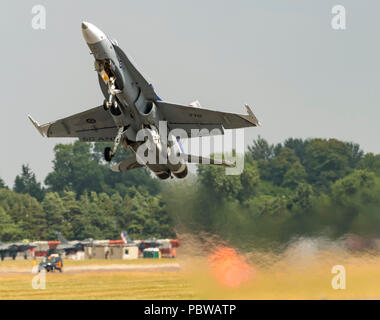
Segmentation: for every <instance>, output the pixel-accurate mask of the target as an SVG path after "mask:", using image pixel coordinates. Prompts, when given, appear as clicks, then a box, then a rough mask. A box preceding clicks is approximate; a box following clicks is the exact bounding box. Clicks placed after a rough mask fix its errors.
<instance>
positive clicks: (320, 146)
mask: <svg viewBox="0 0 380 320" xmlns="http://www.w3.org/2000/svg"><path fill="white" fill-rule="evenodd" d="M306 152H307V154H306V158H305V169H306V172H307V176H308V177H307V179H308V182H309V183H310V184H312V185H313V186H314V187H316V188H317V189H322V190H328V188H329V186H330V185H331V184H332V183H334V182H335V181H337V180H338V179H340V178H343V177H344V176H345V175H347V174H349V173H350V171H351V168H350V166H349V161H350V159H351V151H350V148H349V147H348V146H347V144H345V143H344V142H341V141H338V140H336V139H329V140H323V139H313V140H311V141H310V142H309V144H308V145H307V147H306Z"/></svg>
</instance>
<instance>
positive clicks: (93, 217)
mask: <svg viewBox="0 0 380 320" xmlns="http://www.w3.org/2000/svg"><path fill="white" fill-rule="evenodd" d="M105 146H106V144H105V143H95V144H91V143H82V142H79V141H76V142H74V143H71V144H57V145H56V146H55V148H54V152H55V157H54V160H53V170H52V171H51V172H50V173H49V174H48V175H47V176H46V179H45V181H44V185H43V184H42V183H41V182H38V181H37V179H36V176H35V174H34V173H33V172H32V170H31V168H29V166H28V165H23V166H22V170H21V173H20V174H19V175H18V176H17V177H16V178H15V182H14V185H13V188H12V190H10V189H8V188H7V187H6V186H5V184H4V182H3V181H2V180H1V179H0V239H1V240H2V241H13V240H20V239H25V238H27V239H35V240H37V239H41V240H42V239H55V236H54V232H55V231H60V232H62V234H63V235H64V236H66V237H67V238H68V239H85V238H96V239H101V238H103V239H109V238H118V237H119V235H120V231H121V230H127V231H128V232H129V233H130V234H131V235H132V236H133V237H135V238H146V237H158V238H161V237H174V236H175V235H176V232H182V231H183V232H192V233H194V232H196V233H198V234H213V235H214V234H216V235H218V236H220V237H222V238H224V239H226V240H228V241H230V242H233V243H235V244H236V245H239V246H240V247H244V246H247V247H248V246H249V247H251V246H252V244H253V245H255V246H268V245H274V246H277V247H278V246H279V245H280V246H281V245H284V244H286V243H288V242H289V241H290V240H291V239H293V238H294V237H300V236H318V235H325V236H327V237H330V238H338V237H341V236H343V235H345V234H347V233H354V234H359V235H363V236H373V237H376V236H379V234H380V230H378V229H379V226H380V213H379V212H378V211H379V210H378V208H379V205H380V197H379V195H380V155H375V154H373V153H364V152H363V151H362V150H361V149H360V146H359V145H358V144H355V143H347V142H342V141H339V140H336V139H294V138H289V139H287V140H285V141H284V142H283V143H279V144H276V145H273V144H270V143H269V142H268V141H266V140H265V139H263V138H261V137H258V138H257V139H255V140H254V141H253V142H252V144H251V145H250V146H249V148H248V151H247V152H246V154H245V163H244V171H243V173H242V174H241V175H237V176H233V175H232V176H229V175H225V171H224V168H221V167H216V166H211V165H210V166H208V165H204V166H198V168H197V174H194V175H190V177H189V178H187V179H185V180H172V181H164V182H161V181H159V180H158V179H156V178H154V177H152V176H151V174H150V173H149V172H148V171H147V170H146V169H135V170H132V171H130V172H124V173H115V172H112V171H111V170H110V169H109V165H108V164H106V163H104V161H103V160H102V159H103V155H102V152H103V150H104V147H105ZM126 156H127V155H126V154H125V152H122V151H119V152H118V153H117V154H116V156H115V158H114V161H115V162H118V161H121V160H123V159H124V158H125V157H126Z"/></svg>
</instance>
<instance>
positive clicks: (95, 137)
mask: <svg viewBox="0 0 380 320" xmlns="http://www.w3.org/2000/svg"><path fill="white" fill-rule="evenodd" d="M82 34H83V38H84V40H85V41H86V43H87V45H88V47H89V48H90V51H91V54H92V55H93V57H94V59H95V63H94V65H95V71H96V73H97V76H98V80H99V85H100V89H101V91H102V93H103V95H104V97H105V99H104V102H103V104H102V105H100V106H98V107H95V108H93V109H90V110H87V111H84V112H80V113H77V114H74V115H72V116H69V117H67V118H63V119H60V120H57V121H53V122H49V123H46V124H43V125H39V124H38V122H37V121H35V120H33V118H32V117H31V116H30V115H29V119H30V120H31V122H32V123H33V125H34V126H35V127H36V128H37V130H38V131H39V132H40V134H41V135H42V136H43V137H60V138H61V137H72V138H79V139H80V141H87V142H97V141H113V147H112V148H110V147H107V148H105V150H104V159H105V160H106V161H107V162H111V160H112V158H113V156H114V155H115V153H116V151H117V148H118V146H119V144H120V143H121V144H122V145H123V146H124V149H125V150H127V149H128V148H130V150H132V154H133V156H132V157H131V158H128V159H126V160H124V161H122V162H120V163H117V164H115V165H112V166H111V169H112V170H113V171H116V172H121V171H127V170H132V169H134V168H140V167H144V166H145V167H148V168H149V169H150V170H151V171H152V172H153V173H154V174H155V175H156V176H157V177H158V178H160V179H167V178H169V177H170V178H173V176H175V177H177V178H185V177H186V176H187V173H188V169H187V163H203V164H214V165H222V166H227V167H233V166H234V165H235V164H234V163H232V162H230V161H227V160H222V159H220V160H218V159H209V158H204V157H200V156H194V155H188V154H185V153H184V151H183V148H182V145H181V140H180V139H182V138H192V137H199V136H207V135H215V134H224V129H237V128H246V127H256V126H258V125H259V121H258V120H257V118H256V117H255V115H254V114H253V112H252V111H251V109H250V108H249V107H248V105H246V110H247V114H246V115H241V114H234V113H228V112H220V111H213V110H209V109H204V108H199V103H198V102H196V103H193V104H191V105H190V106H185V105H179V104H176V103H169V102H165V101H162V99H160V97H159V96H158V95H157V94H156V92H155V91H154V89H153V86H152V85H151V84H150V83H149V82H148V81H147V80H146V79H145V78H144V77H143V76H142V74H141V73H140V72H139V71H138V70H137V69H136V67H135V66H134V65H133V64H132V63H131V61H130V59H129V58H128V56H127V55H126V54H125V53H124V52H123V50H122V49H121V48H120V47H119V45H118V43H117V42H116V41H115V40H111V39H109V38H108V37H107V36H106V35H105V34H104V33H103V32H102V31H101V30H100V29H99V28H97V27H96V26H94V25H93V24H91V23H89V22H82ZM161 123H164V124H165V125H164V126H160V125H161ZM162 128H164V129H165V130H163V129H162ZM141 130H143V132H144V135H145V137H143V138H141V136H140V132H141ZM162 131H163V132H166V133H163V132H162ZM143 145H144V148H145V149H144V148H143V149H139V147H141V146H143ZM139 150H143V152H139ZM149 152H151V154H153V156H152V157H151V158H148V160H147V159H146V158H144V156H145V155H147V154H149Z"/></svg>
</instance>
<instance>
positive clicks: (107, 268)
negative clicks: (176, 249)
mask: <svg viewBox="0 0 380 320" xmlns="http://www.w3.org/2000/svg"><path fill="white" fill-rule="evenodd" d="M179 270H180V265H179V264H178V263H167V264H144V265H141V264H128V265H125V264H110V265H86V266H71V267H65V266H64V267H63V272H64V273H71V274H75V273H84V272H86V273H87V272H97V273H99V272H155V271H165V272H168V271H179ZM32 271H33V268H12V267H0V274H1V275H4V274H31V273H32ZM57 273H58V271H57Z"/></svg>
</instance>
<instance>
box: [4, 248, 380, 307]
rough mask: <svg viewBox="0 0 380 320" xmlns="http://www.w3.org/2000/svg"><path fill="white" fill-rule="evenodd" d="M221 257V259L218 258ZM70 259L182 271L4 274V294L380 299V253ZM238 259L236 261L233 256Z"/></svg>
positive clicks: (27, 265) (15, 265)
mask: <svg viewBox="0 0 380 320" xmlns="http://www.w3.org/2000/svg"><path fill="white" fill-rule="evenodd" d="M218 259H219V260H218ZM218 259H214V260H212V261H210V258H209V257H202V258H200V257H198V258H194V257H191V258H190V257H182V258H179V259H161V260H152V259H139V260H134V261H112V260H111V261H110V260H105V261H97V260H90V261H66V262H65V266H66V267H67V266H85V265H94V264H96V265H109V264H115V263H117V264H130V265H147V264H149V265H151V264H154V263H156V264H157V265H159V264H163V263H165V264H167V263H176V264H179V265H180V266H181V269H180V270H179V271H160V270H159V269H158V270H157V271H149V272H140V271H138V272H135V271H130V272H121V271H119V272H112V271H107V272H104V271H99V272H80V273H65V272H64V273H62V274H60V273H53V274H46V289H45V290H34V289H32V279H33V277H34V276H35V275H33V274H29V273H22V274H15V273H1V272H0V299H167V300H173V299H379V298H380V258H379V257H377V256H373V255H346V254H336V253H331V252H329V253H328V254H327V255H326V254H318V255H316V256H312V257H304V256H302V255H298V254H296V255H293V256H292V255H288V256H285V257H283V258H281V259H277V260H275V261H272V262H271V263H263V261H264V260H265V259H258V258H257V257H256V258H255V259H249V258H248V259H246V261H247V262H244V261H243V260H241V259H240V258H239V259H237V260H236V259H235V258H234V257H232V258H231V257H225V256H224V257H218ZM234 259H235V260H234ZM336 264H340V265H343V266H344V267H345V270H346V289H344V290H334V289H333V288H332V286H331V282H332V279H333V277H334V274H332V273H331V269H332V267H333V266H334V265H336ZM5 266H6V267H7V268H10V267H12V268H16V269H19V268H21V269H22V268H30V267H31V262H30V261H22V260H20V261H5V262H2V263H0V270H1V268H2V267H3V268H4V267H5Z"/></svg>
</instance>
